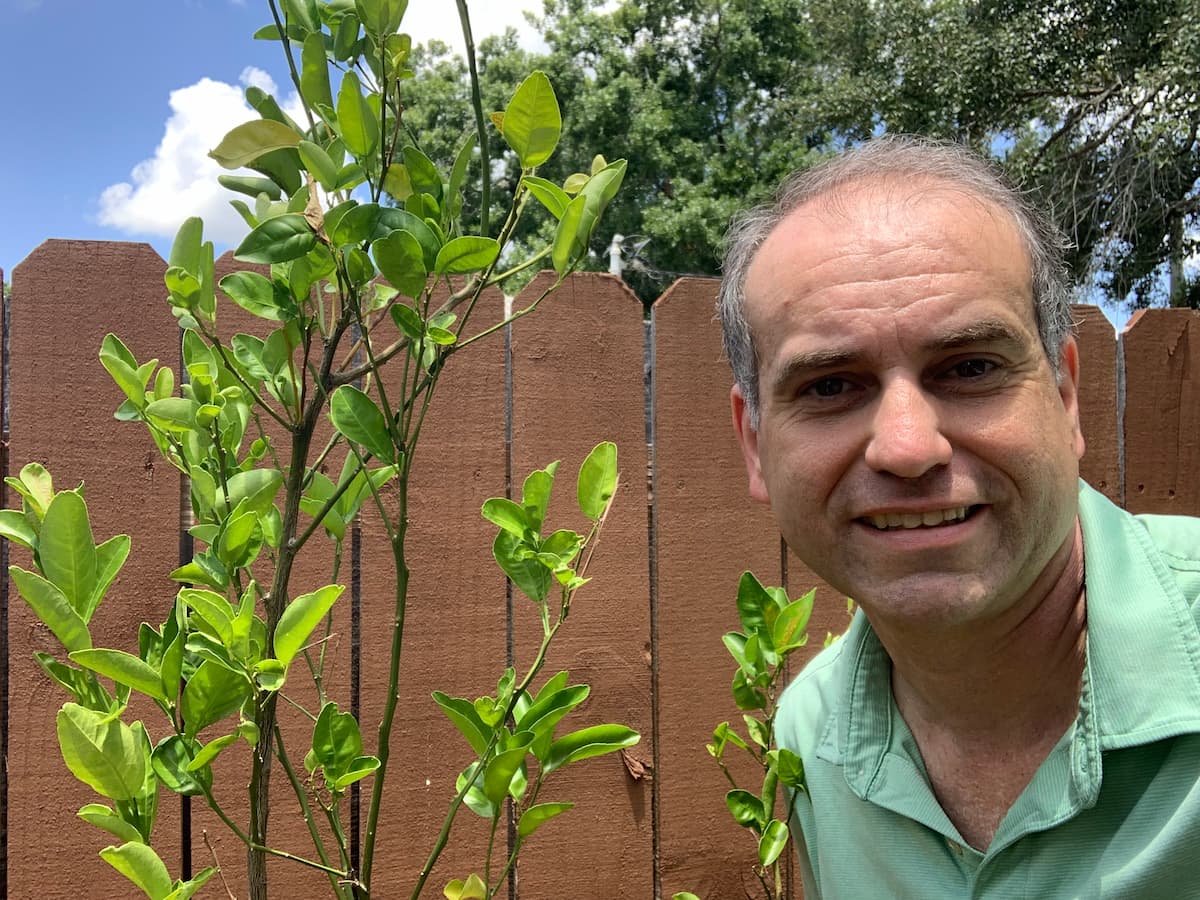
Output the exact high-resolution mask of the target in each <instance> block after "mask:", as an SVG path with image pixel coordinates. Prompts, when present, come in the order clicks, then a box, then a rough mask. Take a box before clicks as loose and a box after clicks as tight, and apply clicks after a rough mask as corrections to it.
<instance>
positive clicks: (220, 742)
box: [187, 734, 241, 772]
mask: <svg viewBox="0 0 1200 900" xmlns="http://www.w3.org/2000/svg"><path fill="white" fill-rule="evenodd" d="M240 736H241V735H238V734H223V735H221V736H220V737H219V738H213V739H212V740H211V741H209V742H208V743H207V744H205V745H204V746H203V747H201V748H199V749H198V750H196V751H195V753H194V754H193V755H192V761H191V762H190V763H188V765H187V769H188V771H190V772H194V771H196V770H197V769H203V768H204V767H205V766H207V765H211V764H212V761H213V760H214V759H216V758H217V756H218V754H220V752H221V751H222V750H224V749H225V748H226V747H230V746H232V745H233V744H235V743H237V739H238V738H239V737H240Z"/></svg>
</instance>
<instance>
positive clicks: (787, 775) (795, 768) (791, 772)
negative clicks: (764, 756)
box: [769, 747, 805, 789]
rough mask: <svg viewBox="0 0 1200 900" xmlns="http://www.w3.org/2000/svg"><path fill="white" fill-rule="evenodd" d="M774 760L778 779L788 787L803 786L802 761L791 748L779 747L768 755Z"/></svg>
mask: <svg viewBox="0 0 1200 900" xmlns="http://www.w3.org/2000/svg"><path fill="white" fill-rule="evenodd" d="M769 756H770V758H771V759H773V760H774V763H775V770H776V771H777V772H778V773H779V780H780V781H782V782H783V783H784V784H785V785H787V786H788V787H790V788H800V789H802V788H804V786H805V781H804V763H803V761H802V760H801V759H800V757H799V756H797V755H796V754H795V753H793V752H792V751H791V750H788V749H786V748H784V747H780V748H779V749H777V750H772V751H771V754H770V755H769Z"/></svg>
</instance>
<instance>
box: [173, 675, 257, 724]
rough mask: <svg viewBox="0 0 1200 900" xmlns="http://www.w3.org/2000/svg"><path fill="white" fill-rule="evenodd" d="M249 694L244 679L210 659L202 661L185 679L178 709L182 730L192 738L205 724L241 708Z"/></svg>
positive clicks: (248, 688) (248, 686)
mask: <svg viewBox="0 0 1200 900" xmlns="http://www.w3.org/2000/svg"><path fill="white" fill-rule="evenodd" d="M249 694H250V685H249V683H248V682H247V681H246V679H245V677H244V676H242V675H241V674H239V673H237V672H232V671H230V670H229V669H227V668H225V667H224V666H221V665H218V664H217V663H215V662H212V661H211V660H205V661H204V662H202V663H201V664H200V666H199V668H197V669H196V671H195V672H194V673H193V674H192V677H191V678H190V679H188V683H187V686H186V687H185V688H184V689H183V700H182V701H181V703H180V708H181V711H182V713H183V723H184V731H185V733H186V735H187V736H188V737H195V736H196V735H197V734H199V733H200V732H201V731H203V730H204V729H205V728H207V727H208V726H209V725H212V724H213V723H214V722H219V721H220V720H221V719H223V718H225V717H226V716H227V715H229V714H230V713H233V712H236V711H237V710H238V709H240V708H241V706H242V703H243V702H244V701H245V699H246V697H247V696H249Z"/></svg>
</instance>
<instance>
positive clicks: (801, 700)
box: [775, 613, 861, 757]
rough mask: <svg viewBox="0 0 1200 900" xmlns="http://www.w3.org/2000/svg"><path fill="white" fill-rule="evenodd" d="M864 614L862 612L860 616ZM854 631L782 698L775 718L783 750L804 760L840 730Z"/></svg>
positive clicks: (812, 662)
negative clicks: (839, 717)
mask: <svg viewBox="0 0 1200 900" xmlns="http://www.w3.org/2000/svg"><path fill="white" fill-rule="evenodd" d="M860 615H861V613H860ZM853 631H854V628H853V627H851V628H850V629H849V630H848V631H847V634H846V635H844V636H842V637H841V638H838V639H837V640H836V641H834V642H833V643H832V644H830V645H829V646H828V647H826V648H825V649H823V650H822V651H821V652H820V653H818V654H817V655H816V656H815V657H813V658H812V659H811V660H809V662H808V664H807V665H806V666H805V667H804V668H803V669H802V670H801V671H800V674H799V675H797V676H796V677H795V678H794V679H792V682H791V684H789V685H788V686H787V688H786V689H785V690H784V692H783V694H782V695H781V696H780V698H779V708H778V712H777V714H776V719H775V728H776V736H777V740H778V743H779V745H780V746H781V747H786V748H787V749H789V750H791V751H793V752H794V753H797V754H799V755H800V756H802V757H804V756H807V755H808V753H810V752H812V751H814V750H815V749H816V746H817V744H818V743H820V742H821V741H822V739H825V738H829V737H830V736H831V734H832V732H831V729H834V728H836V715H837V711H838V709H839V707H840V704H841V700H842V697H843V696H844V695H845V684H846V682H845V677H846V676H845V671H846V666H845V665H844V660H845V656H846V655H847V654H848V653H849V652H851V650H850V647H849V646H848V645H849V644H850V643H851V642H852V638H851V637H850V635H851V633H852V632H853Z"/></svg>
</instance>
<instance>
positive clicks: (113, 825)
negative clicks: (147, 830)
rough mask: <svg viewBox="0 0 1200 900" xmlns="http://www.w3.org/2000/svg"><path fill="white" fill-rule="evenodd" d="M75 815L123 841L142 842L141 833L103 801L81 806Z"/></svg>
mask: <svg viewBox="0 0 1200 900" xmlns="http://www.w3.org/2000/svg"><path fill="white" fill-rule="evenodd" d="M75 815H77V816H79V818H81V819H83V821H85V822H88V823H90V824H92V825H95V826H96V827H97V828H102V829H104V830H105V831H107V832H108V833H109V834H111V835H113V837H117V838H120V839H121V840H122V841H133V842H134V843H141V842H142V835H141V833H140V832H139V831H138V830H137V829H136V828H135V827H134V826H132V825H130V824H129V823H128V822H126V821H125V820H124V819H122V818H121V817H120V816H118V815H117V814H116V813H114V812H113V811H112V809H111V808H110V807H108V806H105V805H104V804H103V803H88V804H86V805H84V806H81V807H80V808H79V812H77V813H76V814H75Z"/></svg>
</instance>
